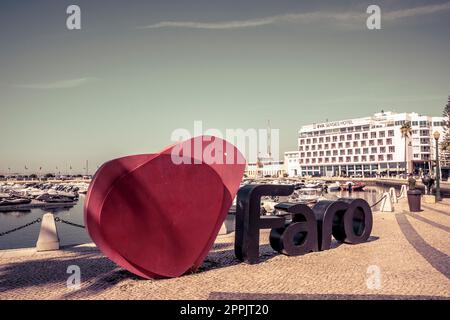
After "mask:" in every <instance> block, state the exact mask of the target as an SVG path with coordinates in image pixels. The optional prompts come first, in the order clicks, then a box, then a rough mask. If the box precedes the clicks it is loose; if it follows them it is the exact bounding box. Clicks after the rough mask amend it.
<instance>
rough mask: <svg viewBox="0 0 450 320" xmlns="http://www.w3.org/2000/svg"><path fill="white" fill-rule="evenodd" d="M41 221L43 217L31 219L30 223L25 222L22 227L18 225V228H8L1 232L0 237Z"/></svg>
mask: <svg viewBox="0 0 450 320" xmlns="http://www.w3.org/2000/svg"><path fill="white" fill-rule="evenodd" d="M41 221H42V219H41V218H38V219H36V220H34V221H31V222H29V223H27V224H24V225H23V226H20V227H17V228H14V229H11V230H8V231H4V232H0V237H2V236H5V235H7V234H10V233H12V232H14V231H18V230H21V229H23V228H26V227H29V226H31V225H33V224H35V223H38V222H41Z"/></svg>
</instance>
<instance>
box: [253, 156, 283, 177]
mask: <svg viewBox="0 0 450 320" xmlns="http://www.w3.org/2000/svg"><path fill="white" fill-rule="evenodd" d="M285 172H286V169H285V166H284V163H283V161H264V160H262V161H259V162H257V163H247V167H246V169H245V174H246V175H247V177H249V178H263V177H269V176H270V177H274V178H275V177H282V176H283V175H284V174H285Z"/></svg>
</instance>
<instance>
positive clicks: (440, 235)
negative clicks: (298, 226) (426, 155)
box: [0, 199, 450, 299]
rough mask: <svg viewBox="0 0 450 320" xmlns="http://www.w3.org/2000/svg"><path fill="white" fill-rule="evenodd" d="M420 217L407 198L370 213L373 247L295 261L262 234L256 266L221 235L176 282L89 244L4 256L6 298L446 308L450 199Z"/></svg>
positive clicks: (1, 288) (1, 295)
mask: <svg viewBox="0 0 450 320" xmlns="http://www.w3.org/2000/svg"><path fill="white" fill-rule="evenodd" d="M422 209H423V211H422V212H420V213H409V212H408V211H407V204H406V200H405V199H402V200H400V202H399V203H398V204H396V206H395V212H392V213H386V212H383V213H381V212H376V213H374V228H373V231H372V236H371V238H370V239H369V241H368V242H366V243H362V244H358V245H348V244H339V243H334V244H333V248H332V249H330V250H327V251H322V252H314V253H310V254H306V255H303V256H297V257H288V256H284V255H279V254H276V253H274V252H273V250H272V249H271V248H270V246H269V245H268V232H267V231H262V239H261V242H262V243H263V244H262V245H261V262H260V263H259V264H256V265H248V264H244V263H240V262H239V261H238V260H237V259H236V258H235V257H234V251H233V249H234V248H233V245H234V233H231V234H228V235H223V236H219V237H218V238H217V240H216V243H215V245H214V248H213V250H211V252H210V253H209V255H208V257H207V259H206V260H205V262H204V264H203V266H202V267H201V268H200V270H198V271H197V272H196V273H194V274H190V275H185V276H182V277H180V278H176V279H163V280H141V279H138V278H137V277H136V276H134V275H132V274H130V273H129V272H127V271H125V270H123V269H121V268H119V267H117V266H116V265H115V264H114V263H112V262H110V261H109V260H108V259H107V258H105V257H104V256H103V255H102V254H101V253H100V252H99V251H98V250H97V249H96V247H95V246H94V245H93V244H88V245H81V246H76V247H69V248H65V249H64V250H59V251H52V252H47V253H36V252H35V250H34V249H22V250H4V251H0V299H322V298H324V299H413V298H415V299H450V199H444V200H443V201H442V202H441V203H438V204H423V205H422ZM70 265H77V266H79V267H80V269H81V287H80V289H78V290H73V289H68V288H67V286H66V281H67V279H68V277H69V274H67V273H66V271H67V267H68V266H70ZM373 270H379V271H380V277H379V278H378V279H379V286H377V285H375V286H374V285H373V283H372V281H371V279H372V280H373V278H372V277H373V275H374V274H373ZM368 284H369V285H368ZM371 284H372V285H371Z"/></svg>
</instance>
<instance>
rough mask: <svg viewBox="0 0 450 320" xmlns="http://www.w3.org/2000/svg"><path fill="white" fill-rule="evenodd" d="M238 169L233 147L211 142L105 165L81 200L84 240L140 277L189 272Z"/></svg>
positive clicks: (222, 213)
mask: <svg viewBox="0 0 450 320" xmlns="http://www.w3.org/2000/svg"><path fill="white" fill-rule="evenodd" d="M244 167H245V160H244V158H243V156H242V154H241V153H240V152H239V150H238V149H237V148H236V147H235V146H233V145H231V144H230V143H228V142H226V141H225V140H222V139H219V138H217V137H211V136H200V137H195V138H192V139H190V140H187V141H184V142H180V143H177V144H175V145H172V146H170V147H168V148H166V149H164V150H162V151H161V152H159V153H156V154H143V155H134V156H128V157H123V158H119V159H115V160H112V161H109V162H106V163H105V164H104V165H103V166H102V167H100V169H99V170H98V171H97V172H96V174H95V176H94V178H93V180H92V183H91V185H90V187H89V191H88V193H87V195H86V201H85V205H84V220H85V225H86V227H87V230H88V233H89V235H90V236H91V238H92V240H93V241H94V242H95V244H96V245H97V247H98V248H99V249H100V250H101V251H102V252H103V254H104V255H106V256H107V257H108V258H109V259H111V260H112V261H114V262H115V263H117V264H118V265H119V266H121V267H123V268H125V269H127V270H128V271H130V272H132V273H134V274H136V275H138V276H140V277H143V278H146V279H149V278H167V277H177V276H180V275H183V274H185V273H187V272H191V271H194V270H196V269H197V268H198V267H199V266H200V265H201V264H202V262H203V260H204V258H205V257H206V255H207V254H208V252H209V250H210V249H211V247H212V245H213V243H214V240H215V238H216V236H217V234H218V232H219V229H220V227H221V224H222V223H223V221H224V220H225V217H226V216H227V214H228V210H229V208H230V207H231V204H232V201H233V199H234V197H235V195H236V192H237V190H238V188H239V184H240V182H241V180H242V176H243V173H244Z"/></svg>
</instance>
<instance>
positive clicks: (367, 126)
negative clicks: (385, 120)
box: [362, 124, 370, 131]
mask: <svg viewBox="0 0 450 320" xmlns="http://www.w3.org/2000/svg"><path fill="white" fill-rule="evenodd" d="M369 129H370V126H369V125H368V124H366V125H364V126H362V130H363V131H366V130H369Z"/></svg>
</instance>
